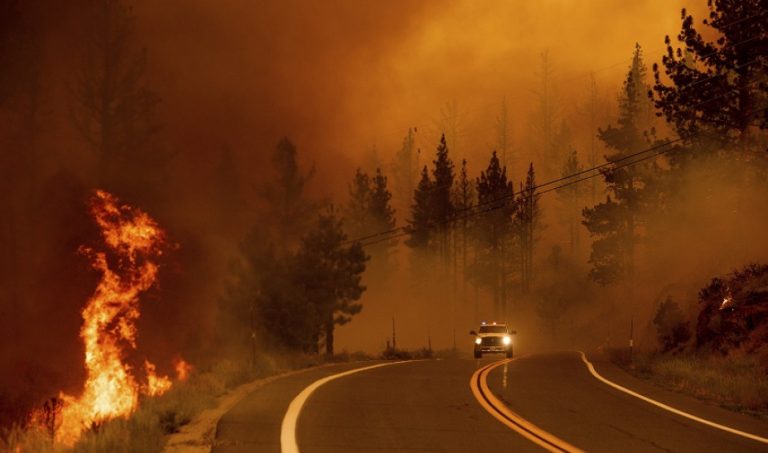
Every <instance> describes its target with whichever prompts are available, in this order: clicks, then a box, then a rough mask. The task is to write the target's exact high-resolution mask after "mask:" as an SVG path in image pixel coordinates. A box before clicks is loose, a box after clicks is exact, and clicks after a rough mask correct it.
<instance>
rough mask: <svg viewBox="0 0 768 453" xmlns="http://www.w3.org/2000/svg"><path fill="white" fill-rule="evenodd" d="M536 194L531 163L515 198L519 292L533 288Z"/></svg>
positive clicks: (537, 221) (537, 222)
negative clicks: (518, 248) (518, 253)
mask: <svg viewBox="0 0 768 453" xmlns="http://www.w3.org/2000/svg"><path fill="white" fill-rule="evenodd" d="M540 196H541V195H539V194H537V193H536V172H535V170H534V168H533V163H531V164H530V165H529V166H528V173H527V175H526V178H525V185H523V184H520V192H518V196H517V199H516V201H517V203H516V205H517V206H516V207H517V212H516V217H517V222H518V224H519V225H518V227H517V234H518V240H519V244H520V290H521V292H523V293H527V292H528V291H530V290H531V287H532V286H533V277H534V275H533V257H534V250H535V248H536V241H537V240H538V237H537V230H538V229H540V228H541V227H542V225H541V222H540V217H541V214H540V211H539V197H540Z"/></svg>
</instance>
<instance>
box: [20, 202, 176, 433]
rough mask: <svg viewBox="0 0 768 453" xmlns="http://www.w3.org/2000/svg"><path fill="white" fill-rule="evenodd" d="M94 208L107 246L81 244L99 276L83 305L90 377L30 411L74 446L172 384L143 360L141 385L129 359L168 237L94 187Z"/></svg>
mask: <svg viewBox="0 0 768 453" xmlns="http://www.w3.org/2000/svg"><path fill="white" fill-rule="evenodd" d="M90 212H91V215H92V216H93V219H94V221H95V222H96V224H97V225H98V226H99V230H100V232H101V236H102V239H103V243H104V246H105V247H104V249H103V250H97V249H92V248H89V247H82V248H81V252H82V253H83V254H84V255H86V256H88V257H89V258H90V259H91V264H92V266H93V268H94V269H96V270H97V271H98V272H99V273H100V275H101V278H100V281H99V284H98V286H97V287H96V290H95V291H94V294H93V296H91V298H90V299H89V300H88V302H87V304H86V306H85V307H84V308H83V310H82V316H83V326H82V328H81V329H80V338H81V339H82V341H83V346H84V349H85V360H84V365H85V369H86V381H85V384H84V385H83V392H82V394H81V395H80V396H78V397H76V396H71V395H67V394H64V393H61V394H60V395H59V399H60V401H59V402H57V401H56V400H55V399H52V400H50V401H49V402H48V403H46V404H47V405H46V406H45V407H44V408H43V409H42V410H40V411H37V412H35V413H33V414H32V418H33V424H35V423H37V424H39V425H42V426H43V427H45V429H46V430H47V431H49V432H52V434H53V437H54V438H55V440H56V442H59V443H61V444H64V445H69V446H71V445H73V444H74V443H75V441H77V440H78V438H79V437H80V435H81V434H82V432H83V430H86V429H89V428H91V427H92V426H95V425H98V424H100V423H103V422H104V421H106V420H109V419H112V418H115V417H127V416H129V415H130V414H131V413H132V412H133V411H134V410H135V409H136V406H137V404H138V402H139V395H140V394H145V395H149V396H157V395H161V394H163V393H165V392H166V391H167V390H168V389H170V388H171V385H172V384H171V380H170V379H169V378H168V377H167V376H162V375H158V374H157V372H156V370H155V365H154V364H153V363H152V362H150V361H149V360H147V359H145V360H144V372H145V382H144V383H140V382H139V379H138V377H137V376H136V373H135V370H134V369H133V368H132V367H131V366H130V365H129V363H128V362H127V360H126V357H127V356H128V353H129V351H130V350H134V349H136V342H137V336H138V332H137V329H136V320H137V319H138V318H139V316H140V315H141V311H140V304H139V301H140V299H139V296H140V295H141V293H143V292H144V291H146V290H147V289H149V288H150V287H151V286H152V285H154V284H155V282H156V279H157V273H158V265H157V263H156V258H157V257H159V256H160V255H161V254H162V253H163V249H164V247H165V246H166V242H165V234H164V232H163V231H162V230H161V229H160V227H159V226H158V225H157V223H156V222H155V221H154V220H153V219H152V218H151V217H149V216H148V215H147V214H146V213H144V212H142V211H141V210H139V209H136V208H133V207H131V206H128V205H125V204H122V203H121V202H120V201H119V200H118V199H117V198H116V197H114V196H113V195H111V194H109V193H107V192H104V191H102V190H97V191H96V192H95V194H94V195H93V197H92V198H91V202H90ZM177 367H178V369H179V370H180V372H179V377H180V378H182V377H184V378H186V374H187V373H188V371H189V365H186V364H185V362H184V361H183V360H179V362H178V365H177Z"/></svg>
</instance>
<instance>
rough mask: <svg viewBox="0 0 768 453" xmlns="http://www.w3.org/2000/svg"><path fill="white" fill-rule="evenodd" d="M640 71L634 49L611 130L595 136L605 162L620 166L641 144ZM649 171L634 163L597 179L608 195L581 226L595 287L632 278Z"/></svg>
mask: <svg viewBox="0 0 768 453" xmlns="http://www.w3.org/2000/svg"><path fill="white" fill-rule="evenodd" d="M643 67H644V66H643V63H642V58H641V53H640V48H639V46H638V47H636V48H635V52H634V54H633V59H632V65H631V66H630V68H629V71H628V73H627V77H626V79H625V81H624V86H623V90H622V92H621V95H620V96H619V116H618V118H617V120H616V125H609V126H608V127H607V128H606V129H600V130H599V132H598V137H599V138H600V140H601V141H602V142H603V143H604V144H605V146H606V147H607V148H608V149H609V150H611V151H613V152H612V153H611V154H609V155H607V156H606V159H607V160H608V162H616V161H618V160H621V162H622V163H626V162H627V161H626V158H627V157H626V156H628V155H631V154H633V153H636V152H638V151H640V150H642V149H643V148H644V147H645V146H646V145H647V141H646V140H645V138H644V135H643V130H642V129H641V128H642V127H643V125H647V124H648V123H647V122H646V118H645V116H644V107H643V105H644V103H645V102H646V100H647V98H646V96H645V90H643V89H642V88H641V87H643V86H644V85H643V83H644V82H643V81H642V80H640V81H638V80H636V79H637V77H641V76H643V74H644V70H643ZM652 167H653V164H649V163H640V164H634V165H629V166H624V167H622V168H609V169H607V170H605V171H604V172H603V177H604V179H605V183H606V185H607V188H608V192H609V193H610V195H609V196H608V197H607V199H606V201H605V202H604V203H600V204H598V205H596V206H594V207H593V208H585V209H584V211H583V216H584V220H583V222H582V223H583V224H584V226H586V227H587V230H589V232H590V234H591V235H592V236H593V237H594V238H595V239H594V242H593V243H592V253H591V255H590V260H589V261H590V263H591V264H592V269H591V271H590V277H591V278H592V279H593V280H594V281H595V282H597V283H599V284H601V285H608V284H612V283H615V282H617V281H619V280H622V279H624V278H625V277H628V276H631V275H632V273H633V269H634V255H635V246H636V244H637V241H638V237H637V234H638V227H639V226H640V220H641V219H640V211H641V207H642V206H641V205H642V201H643V197H645V196H647V195H648V193H649V191H650V187H649V186H648V184H647V183H648V182H649V181H650V176H649V175H650V173H651V170H650V169H651V168H652Z"/></svg>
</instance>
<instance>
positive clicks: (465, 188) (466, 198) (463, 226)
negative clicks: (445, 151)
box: [453, 159, 475, 302]
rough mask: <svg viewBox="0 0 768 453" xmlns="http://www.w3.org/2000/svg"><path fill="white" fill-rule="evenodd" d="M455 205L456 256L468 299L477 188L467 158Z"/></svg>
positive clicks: (463, 166)
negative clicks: (470, 234) (472, 214)
mask: <svg viewBox="0 0 768 453" xmlns="http://www.w3.org/2000/svg"><path fill="white" fill-rule="evenodd" d="M453 205H454V207H455V210H456V215H457V217H458V219H459V220H458V224H457V225H455V227H456V228H457V229H458V237H457V240H456V241H455V244H456V247H457V249H456V250H455V252H454V253H455V256H457V257H458V256H461V276H462V278H461V282H462V283H461V284H462V299H463V300H464V301H465V302H466V299H467V251H468V248H469V233H470V228H471V224H470V222H471V220H472V219H471V213H472V212H471V210H472V208H473V206H474V205H475V188H474V186H473V184H472V180H471V179H470V177H469V172H468V170H467V160H466V159H464V160H462V161H461V172H460V173H459V179H458V181H457V183H456V188H455V190H454V193H453Z"/></svg>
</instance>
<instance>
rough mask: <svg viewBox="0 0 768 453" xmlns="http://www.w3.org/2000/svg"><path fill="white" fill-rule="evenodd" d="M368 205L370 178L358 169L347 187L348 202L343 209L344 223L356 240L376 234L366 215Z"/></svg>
mask: <svg viewBox="0 0 768 453" xmlns="http://www.w3.org/2000/svg"><path fill="white" fill-rule="evenodd" d="M370 204H371V178H370V177H369V176H368V175H367V174H366V173H365V172H364V171H362V170H361V169H359V168H358V169H357V170H355V176H354V178H353V179H352V182H351V183H350V185H349V201H348V202H347V206H346V208H345V209H344V222H345V223H346V225H347V231H349V234H350V235H351V236H352V237H354V238H358V237H363V236H368V235H370V234H374V233H377V232H378V231H375V230H374V229H373V228H372V227H371V225H370V223H371V222H370V217H369V215H368V210H369V206H370Z"/></svg>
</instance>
